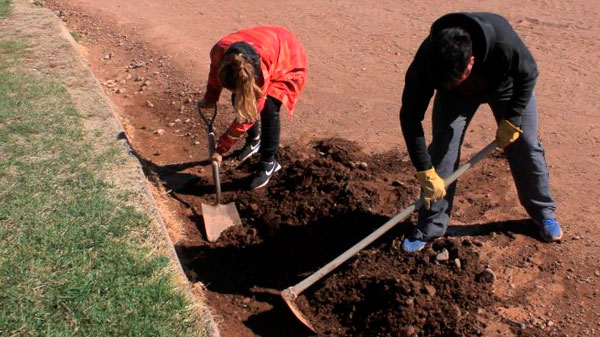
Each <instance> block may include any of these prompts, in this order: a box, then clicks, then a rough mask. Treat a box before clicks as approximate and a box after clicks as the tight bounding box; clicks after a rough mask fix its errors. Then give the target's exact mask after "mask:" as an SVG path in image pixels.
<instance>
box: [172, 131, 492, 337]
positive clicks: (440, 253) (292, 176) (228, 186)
mask: <svg viewBox="0 0 600 337" xmlns="http://www.w3.org/2000/svg"><path fill="white" fill-rule="evenodd" d="M400 158H402V156H400V155H399V154H395V153H387V154H380V155H377V156H368V155H366V154H365V153H363V152H361V151H360V149H359V148H358V147H357V146H356V145H355V144H353V143H350V142H347V141H344V140H340V139H327V140H322V141H318V142H316V143H315V144H313V146H312V147H308V148H303V149H299V148H291V147H286V148H283V149H282V151H280V157H279V160H280V162H281V164H282V166H283V169H282V170H281V171H280V172H279V173H278V174H277V175H276V176H275V177H274V178H273V179H272V181H271V182H270V183H269V185H268V187H267V188H264V189H260V190H247V189H244V186H247V183H248V178H249V176H251V172H252V170H253V169H254V166H255V165H257V164H258V162H257V159H254V161H251V162H249V163H244V164H243V165H241V166H239V167H235V168H234V167H233V166H227V165H225V166H224V173H225V178H224V179H223V190H224V191H225V199H226V201H232V200H235V201H236V204H237V207H238V210H239V212H240V215H241V217H242V222H243V225H242V226H238V227H234V228H231V229H229V230H227V231H225V232H224V233H223V234H222V235H221V237H220V239H219V240H218V241H217V242H215V243H212V244H209V243H207V242H201V243H198V245H197V246H193V247H192V246H189V247H180V248H181V249H180V251H181V252H182V253H183V254H184V255H185V256H187V258H186V259H185V260H188V261H191V262H190V263H188V264H187V267H188V268H189V269H190V271H191V273H192V274H193V278H195V279H198V280H200V281H202V282H203V283H205V284H207V285H208V287H209V288H210V290H211V291H214V292H221V293H227V294H232V293H233V294H239V295H242V296H247V297H254V298H256V296H258V295H257V294H263V295H264V294H265V293H269V294H271V295H275V296H271V298H270V300H269V301H274V302H277V301H278V299H276V298H275V297H276V295H277V292H276V291H273V290H282V289H285V288H287V287H288V286H291V285H293V284H295V283H296V282H298V281H300V280H301V279H303V278H305V277H307V276H308V275H310V274H311V273H312V272H314V271H315V270H316V269H318V268H319V267H321V266H322V265H324V264H325V263H327V262H329V261H330V260H331V259H333V258H335V257H336V256H338V255H339V254H341V253H342V252H343V251H345V250H346V249H347V248H349V247H350V246H352V245H353V244H354V243H356V242H358V241H359V240H361V239H362V238H364V237H365V236H367V235H368V234H370V233H371V232H372V231H373V230H374V229H376V228H377V227H378V226H380V225H382V224H383V223H384V222H385V221H387V219H388V218H389V217H390V216H392V215H393V214H395V212H397V211H399V210H400V209H402V208H404V207H405V206H407V205H409V204H410V203H411V202H413V201H414V200H415V199H416V198H417V193H418V191H417V190H416V188H417V186H416V184H404V183H403V182H401V180H403V181H410V179H414V178H412V173H413V168H412V166H411V165H410V163H409V162H408V161H406V160H404V161H403V160H401V159H400ZM398 179H401V180H398ZM206 186H208V187H210V181H209V180H208V179H203V180H201V181H200V182H197V183H195V184H193V185H190V186H188V187H186V188H185V189H183V190H181V191H179V192H178V193H175V196H176V197H177V198H178V199H180V200H182V201H184V202H185V203H188V204H189V205H191V206H192V207H193V208H194V209H196V210H198V209H200V202H201V201H202V198H203V197H206V194H207V193H210V190H209V189H208V190H207V189H206V188H205V187H206ZM407 186H410V188H409V187H407ZM195 221H196V223H197V225H198V228H199V229H201V228H203V225H202V223H201V216H200V215H196V217H195ZM412 226H413V222H412V221H411V219H407V220H406V221H405V222H404V223H401V224H398V225H397V226H396V228H394V229H392V230H391V231H390V232H389V233H387V234H386V235H384V236H383V237H382V238H380V239H379V240H378V241H376V242H375V243H374V244H373V245H371V246H370V247H369V248H368V249H366V250H364V251H362V252H360V253H359V254H358V255H357V256H356V257H354V258H352V259H351V260H349V261H348V262H347V263H346V264H344V265H342V266H341V267H340V268H339V269H338V270H336V271H334V272H333V273H332V274H331V275H329V276H328V277H326V278H325V279H324V280H322V281H321V282H319V283H317V284H315V285H314V286H313V287H312V288H309V289H308V290H307V291H306V292H305V293H304V294H302V296H301V297H300V298H299V299H298V304H299V306H300V307H301V308H302V310H303V311H304V312H305V313H306V314H307V315H308V316H309V317H310V319H311V321H312V322H314V324H315V325H316V326H317V327H318V329H319V335H327V336H413V335H415V336H416V335H421V336H423V335H424V336H477V335H480V334H481V333H482V330H483V328H484V324H483V323H481V322H480V321H479V320H478V319H476V317H477V314H478V311H481V310H484V308H485V307H487V306H489V305H490V304H491V303H492V301H493V296H492V292H491V287H490V283H488V282H486V281H485V278H482V277H481V276H478V275H481V273H482V272H483V271H484V269H485V266H483V265H482V264H481V262H480V261H479V255H478V253H477V252H476V248H477V247H476V246H475V245H474V244H473V243H472V242H471V241H469V240H465V239H442V240H439V241H438V242H436V243H435V244H434V245H432V247H431V248H428V250H427V251H426V252H425V253H424V254H418V255H414V256H409V255H406V254H403V253H402V252H401V251H400V249H399V246H400V243H401V239H402V238H403V236H404V235H405V234H407V233H408V232H409V231H410V230H411V228H412ZM272 310H277V311H280V312H279V314H278V315H281V316H277V317H283V316H288V319H278V320H277V322H276V323H275V324H276V325H280V326H279V327H278V328H277V327H273V315H275V314H274V313H272V312H271V314H268V315H267V314H265V313H264V312H263V313H258V312H257V313H256V314H255V315H254V316H252V315H251V316H250V319H249V322H250V323H249V324H250V325H253V324H254V325H256V326H257V327H258V328H257V329H260V327H264V324H261V323H260V322H261V320H262V319H265V320H266V319H269V320H271V324H270V330H269V332H267V331H257V333H259V334H260V335H264V336H271V335H272V336H275V335H278V334H279V335H280V334H281V333H284V332H285V333H286V335H288V336H289V335H290V324H292V325H293V326H295V327H296V329H294V331H295V332H294V333H293V335H306V333H307V332H306V331H303V330H299V329H297V325H294V323H293V321H294V319H293V317H292V318H291V319H290V318H289V317H290V316H291V313H289V312H287V309H286V308H285V307H284V306H279V305H274V308H273V309H272ZM299 331H301V332H299Z"/></svg>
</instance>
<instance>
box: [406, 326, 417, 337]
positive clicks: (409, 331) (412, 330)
mask: <svg viewBox="0 0 600 337" xmlns="http://www.w3.org/2000/svg"><path fill="white" fill-rule="evenodd" d="M416 332H417V331H416V330H415V328H414V327H413V326H412V325H408V326H405V327H403V328H402V335H403V336H413V335H414V334H415V333H416Z"/></svg>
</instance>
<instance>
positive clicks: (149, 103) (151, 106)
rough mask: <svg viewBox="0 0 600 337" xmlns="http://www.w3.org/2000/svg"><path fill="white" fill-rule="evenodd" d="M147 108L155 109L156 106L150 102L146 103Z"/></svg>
mask: <svg viewBox="0 0 600 337" xmlns="http://www.w3.org/2000/svg"><path fill="white" fill-rule="evenodd" d="M146 106H147V107H149V108H153V107H154V104H152V102H150V101H146Z"/></svg>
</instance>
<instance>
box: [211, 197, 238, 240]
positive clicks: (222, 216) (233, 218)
mask: <svg viewBox="0 0 600 337" xmlns="http://www.w3.org/2000/svg"><path fill="white" fill-rule="evenodd" d="M202 216H203V217H204V229H205V231H206V239H207V240H208V241H209V242H215V241H217V239H219V236H220V235H221V233H222V232H223V231H224V230H226V229H227V228H229V227H231V226H236V225H241V224H242V220H240V215H239V214H238V211H237V208H235V203H233V202H230V203H228V204H223V205H222V204H219V205H216V206H215V205H207V204H202Z"/></svg>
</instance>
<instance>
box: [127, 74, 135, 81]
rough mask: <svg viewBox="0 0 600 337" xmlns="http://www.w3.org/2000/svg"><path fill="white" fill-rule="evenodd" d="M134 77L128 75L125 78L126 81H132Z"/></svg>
mask: <svg viewBox="0 0 600 337" xmlns="http://www.w3.org/2000/svg"><path fill="white" fill-rule="evenodd" d="M132 77H133V76H131V74H127V76H126V77H125V79H126V80H130V79H131V78H132Z"/></svg>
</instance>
